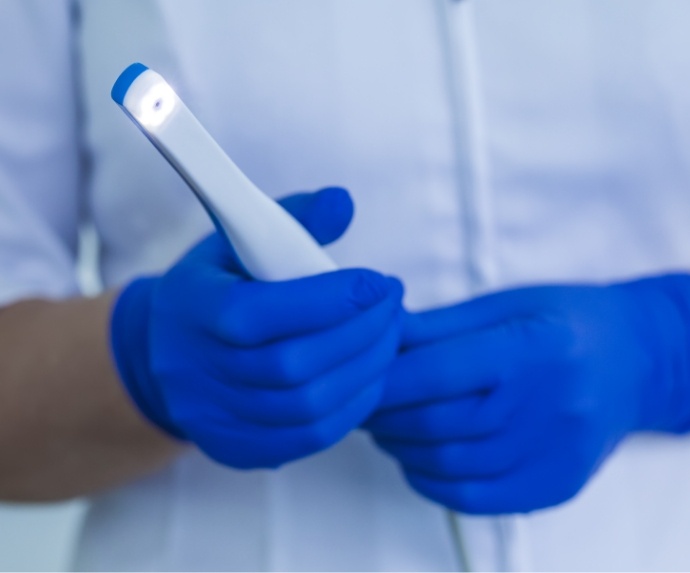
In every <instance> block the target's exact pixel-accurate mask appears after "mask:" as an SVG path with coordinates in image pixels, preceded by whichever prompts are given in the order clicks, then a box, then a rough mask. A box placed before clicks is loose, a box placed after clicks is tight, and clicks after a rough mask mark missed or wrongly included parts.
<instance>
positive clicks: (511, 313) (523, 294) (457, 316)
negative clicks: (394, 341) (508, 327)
mask: <svg viewBox="0 0 690 573" xmlns="http://www.w3.org/2000/svg"><path fill="white" fill-rule="evenodd" d="M550 294H551V293H550V289H549V287H530V288H523V289H515V290H508V291H502V292H498V293H494V294H489V295H485V296H482V297H479V298H475V299H473V300H470V301H467V302H464V303H461V304H457V305H454V306H449V307H444V308H438V309H434V310H429V311H426V312H419V313H409V314H408V315H407V317H406V321H405V327H404V330H403V340H402V346H403V348H408V347H414V346H419V345H423V344H429V343H431V342H434V341H437V340H441V339H443V338H449V337H453V336H460V335H464V334H468V333H471V332H472V331H474V330H480V329H481V330H485V329H490V328H493V327H495V326H497V325H499V324H500V323H502V322H505V321H511V320H515V319H516V318H518V319H519V318H525V317H526V315H530V314H532V313H534V312H536V311H537V310H542V311H543V310H544V305H545V298H546V297H549V296H550Z"/></svg>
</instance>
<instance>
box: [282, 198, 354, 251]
mask: <svg viewBox="0 0 690 573" xmlns="http://www.w3.org/2000/svg"><path fill="white" fill-rule="evenodd" d="M278 203H280V205H281V206H282V207H283V208H284V209H285V210H286V211H287V212H288V213H290V214H291V215H292V216H293V217H294V218H295V219H297V220H298V221H299V222H300V223H301V224H302V226H303V227H304V228H305V229H306V230H307V231H309V233H310V234H311V236H312V237H314V239H316V240H317V241H318V242H319V243H320V244H322V245H328V244H329V243H332V242H333V241H335V240H337V239H339V238H340V237H341V235H342V234H343V233H344V232H345V231H346V230H347V228H348V227H349V225H350V222H351V221H352V217H353V215H354V203H353V202H352V198H351V197H350V194H349V193H348V192H347V190H345V189H343V188H341V187H326V188H325V189H321V190H320V191H317V192H315V193H296V194H294V195H290V196H288V197H284V198H282V199H280V200H279V201H278Z"/></svg>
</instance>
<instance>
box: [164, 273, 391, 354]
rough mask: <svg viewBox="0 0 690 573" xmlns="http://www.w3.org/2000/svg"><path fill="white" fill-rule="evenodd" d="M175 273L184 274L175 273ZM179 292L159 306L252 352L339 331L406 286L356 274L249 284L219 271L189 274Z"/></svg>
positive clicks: (209, 333)
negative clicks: (272, 345)
mask: <svg viewBox="0 0 690 573" xmlns="http://www.w3.org/2000/svg"><path fill="white" fill-rule="evenodd" d="M171 272H180V270H179V269H176V268H174V269H173V270H172V271H171ZM178 283H179V284H178V285H177V287H176V288H177V292H175V293H172V295H174V296H172V295H170V293H169V296H165V297H156V298H157V299H161V300H160V301H159V300H156V301H154V307H153V312H154V313H162V314H166V315H169V314H173V315H174V316H178V317H180V318H181V319H183V320H185V321H186V323H187V324H189V325H190V326H195V327H196V328H197V330H198V331H199V332H200V333H205V335H206V336H207V337H208V338H211V339H213V338H215V339H218V340H219V341H220V342H222V343H223V344H225V345H226V346H234V347H241V348H250V347H255V346H260V345H264V344H269V343H272V342H277V341H279V340H282V339H289V338H294V337H297V336H303V335H307V334H309V333H313V332H319V331H322V330H324V329H328V328H333V327H335V326H337V325H338V324H341V323H345V322H347V321H348V320H350V319H352V318H354V317H356V316H358V315H360V314H362V313H363V312H365V311H366V310H367V309H369V308H372V307H375V306H376V305H377V304H379V303H380V302H382V301H384V300H387V299H389V298H396V299H399V298H401V296H402V295H401V294H400V293H401V291H402V285H401V284H400V282H399V281H397V280H396V279H393V278H389V277H384V276H383V275H380V274H378V273H375V272H373V271H369V270H364V269H350V270H344V271H335V272H332V273H325V274H323V275H317V276H313V277H307V278H303V279H296V280H292V281H284V282H249V281H242V280H239V279H238V278H237V277H236V276H234V275H231V274H228V273H225V272H222V271H220V270H219V269H217V268H213V267H204V268H199V267H197V268H195V269H194V272H185V273H184V276H183V278H182V281H178Z"/></svg>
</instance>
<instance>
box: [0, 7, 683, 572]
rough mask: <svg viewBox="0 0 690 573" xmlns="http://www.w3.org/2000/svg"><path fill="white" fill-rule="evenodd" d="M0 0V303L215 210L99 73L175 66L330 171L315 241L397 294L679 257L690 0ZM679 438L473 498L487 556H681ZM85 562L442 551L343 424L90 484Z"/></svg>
mask: <svg viewBox="0 0 690 573" xmlns="http://www.w3.org/2000/svg"><path fill="white" fill-rule="evenodd" d="M79 7H80V19H79V23H78V26H77V24H75V18H74V14H71V12H70V10H69V3H68V2H67V0H60V1H58V0H44V1H43V2H41V1H40V0H31V1H30V0H3V3H2V4H0V12H1V17H0V61H2V66H3V70H4V71H3V72H2V74H0V269H1V270H0V277H1V279H0V301H1V302H3V303H8V302H11V301H13V300H17V299H19V298H24V297H27V296H36V295H39V296H49V297H54V298H60V297H65V296H69V295H73V294H75V293H76V292H77V291H78V287H77V281H76V279H75V262H76V258H77V230H78V224H79V222H80V221H89V222H91V223H92V224H93V225H94V226H95V228H96V230H97V232H98V234H99V236H100V239H101V259H100V261H101V272H102V276H103V280H104V283H105V284H106V285H107V286H115V285H120V284H123V283H125V282H126V281H128V280H130V279H131V278H133V277H135V276H137V275H139V274H141V273H146V272H154V271H158V270H161V269H164V268H166V267H167V266H168V265H170V264H171V263H172V262H174V261H175V259H176V258H177V257H179V256H180V254H181V253H182V252H183V251H184V250H185V249H186V248H188V247H189V246H190V245H191V244H193V243H194V241H196V240H197V239H198V238H199V237H201V236H202V235H204V234H205V233H206V232H208V231H209V230H210V228H211V226H210V223H209V222H208V220H207V218H206V215H205V214H204V213H203V210H202V209H201V208H200V207H199V206H198V205H197V204H196V202H195V200H194V198H193V197H192V195H191V193H190V192H189V191H188V190H187V189H185V187H184V185H183V184H182V183H181V182H180V181H179V179H178V178H177V176H176V175H175V174H174V173H173V172H172V170H171V169H170V168H169V167H168V166H167V165H166V164H165V162H164V161H163V160H162V159H161V158H160V157H159V156H158V155H157V153H156V152H155V150H154V149H153V148H152V147H151V146H150V144H148V143H147V142H146V141H145V139H144V138H143V137H142V136H141V134H140V133H138V132H137V130H136V129H135V128H134V126H133V125H131V123H130V122H129V121H128V120H127V119H126V118H125V116H124V115H123V114H122V112H121V111H119V110H118V109H117V107H116V106H115V105H114V104H113V103H112V102H111V101H110V99H109V89H110V86H111V85H112V82H113V81H114V79H115V78H116V77H117V75H118V73H119V72H120V71H121V70H122V69H123V68H124V67H125V66H126V65H128V64H129V63H131V62H132V61H142V62H144V63H146V64H147V65H149V66H150V67H152V68H154V69H156V70H157V71H159V72H161V73H162V74H163V75H165V76H166V77H167V78H168V79H169V80H170V82H171V83H172V84H173V85H174V86H175V87H176V88H177V89H178V91H179V92H180V94H181V95H182V97H183V99H185V100H186V102H187V104H188V105H189V107H190V108H192V109H193V110H194V111H195V112H196V113H197V115H198V116H199V118H200V119H201V121H202V122H203V123H204V124H205V125H206V126H207V127H208V128H209V130H210V131H211V132H212V133H213V134H214V135H215V136H216V137H217V139H218V141H219V142H220V143H221V145H222V146H223V147H224V148H225V149H226V150H227V151H228V152H229V153H230V155H231V156H233V158H234V159H235V160H236V161H237V163H238V164H239V165H240V166H241V167H242V168H243V169H244V170H245V171H246V172H247V173H248V174H249V176H250V177H251V178H252V179H253V180H254V181H255V182H256V183H257V184H258V185H259V186H260V187H262V188H263V189H264V190H266V191H267V192H268V193H270V194H271V195H274V196H278V195H282V194H286V193H288V192H290V191H293V190H304V189H314V188H318V187H322V186H326V185H330V184H338V185H344V186H347V187H349V188H350V189H351V191H352V193H353V195H354V198H355V201H356V204H357V215H356V220H355V222H354V224H353V225H352V227H351V230H350V231H349V232H348V234H347V236H346V237H345V238H344V239H343V240H342V241H341V242H340V243H339V244H337V245H336V246H335V247H333V248H332V250H331V252H332V255H333V256H334V257H335V259H336V260H337V261H338V263H339V264H341V265H343V266H349V265H356V266H370V267H373V268H376V269H380V270H382V271H384V272H387V273H393V274H396V275H398V276H400V277H401V278H402V279H403V280H404V281H405V283H406V286H407V298H406V302H407V304H408V305H409V306H410V307H411V308H426V307H430V306H436V305H439V304H444V303H450V302H453V301H457V300H461V299H464V298H467V297H468V296H471V295H472V294H474V293H478V292H483V291H487V290H492V289H497V288H501V287H506V286H510V285H515V284H524V283H535V282H540V283H541V282H545V281H575V280H576V281H582V280H588V281H590V280H591V281H608V280H613V279H624V278H628V277H636V276H639V275H642V274H651V273H657V272H662V271H667V270H683V269H687V268H688V267H689V266H690V81H688V77H690V36H689V35H688V33H687V28H688V22H690V3H688V2H687V0H661V1H657V2H653V3H652V2H648V1H643V0H559V1H558V2H554V1H553V0H480V1H473V0H465V1H464V2H457V1H450V0H291V1H289V2H286V1H284V0H262V1H261V2H257V1H249V0H232V1H231V0H226V1H220V0H174V1H173V0H168V1H163V0H160V1H156V0H92V1H85V0H84V1H82V2H81V3H79ZM689 475H690V440H688V439H686V438H673V437H667V436H655V437H654V436H639V437H635V438H634V439H631V440H629V441H628V442H627V443H626V444H625V445H624V446H623V447H622V448H620V450H619V451H618V452H617V453H616V454H615V455H614V456H613V458H612V459H611V460H609V462H608V463H607V464H606V465H605V466H604V468H603V470H602V471H601V472H600V473H599V474H598V475H597V476H596V477H595V478H594V479H593V480H592V482H591V483H590V484H589V485H588V487H587V488H586V489H585V490H584V491H583V492H582V493H581V494H580V495H579V496H578V497H577V498H576V499H575V500H574V501H572V502H570V503H568V504H565V505H564V506H562V507H559V508H556V509H552V510H548V511H542V512H537V513H535V514H532V515H530V516H520V517H513V516H508V517H503V518H500V519H494V518H463V520H462V526H463V527H462V529H463V537H464V542H465V546H466V548H467V551H468V556H469V561H470V563H471V564H472V566H473V567H474V568H476V569H486V570H489V569H534V570H545V569H546V570H559V569H560V570H563V569H567V570H573V569H575V570H604V569H628V570H638V569H656V570H662V569H689V568H690V544H688V542H687V538H688V532H690V483H688V476H689ZM75 566H76V567H78V568H84V569H112V570H125V569H137V570H151V569H169V570H177V569H189V570H194V569H216V570H221V569H247V570H264V569H268V570H271V569H279V570H334V569H340V570H347V569H349V570H377V569H384V570H391V569H395V570H409V569H416V570H432V569H434V570H443V569H450V568H453V567H455V566H456V562H455V557H454V553H453V544H452V539H451V535H450V532H449V528H448V524H447V521H446V518H445V514H444V511H443V510H442V509H441V508H439V507H437V506H435V505H433V504H431V503H429V502H427V501H426V500H423V499H421V498H420V497H418V496H417V495H416V494H414V493H413V492H412V491H411V490H410V489H409V488H408V487H407V486H406V485H405V483H404V480H403V478H402V477H401V474H400V472H399V471H398V469H397V467H396V465H395V463H394V462H393V461H392V460H389V459H388V458H386V457H385V456H384V455H383V454H381V453H380V452H379V451H378V450H376V448H375V447H374V446H373V445H372V444H371V443H370V442H369V440H368V438H367V437H366V436H365V435H364V434H361V433H358V432H355V433H354V434H352V435H351V436H350V437H349V438H347V439H346V440H344V442H342V443H341V444H339V445H338V446H336V447H334V448H333V449H332V450H330V451H328V452H325V453H323V454H320V455H317V456H314V457H312V458H310V459H307V460H304V461H300V462H297V463H293V464H290V465H288V466H286V467H284V468H282V469H280V470H279V471H277V472H274V473H272V472H237V471H233V470H229V469H225V468H222V467H219V466H217V465H215V464H213V463H211V462H209V461H207V460H205V459H204V458H203V457H202V456H201V455H199V454H191V455H188V456H185V457H183V458H181V459H179V460H178V461H177V462H175V463H174V464H172V465H171V466H170V467H169V468H167V469H165V470H164V471H162V472H160V473H159V474H157V475H154V476H151V477H149V478H147V479H144V480H141V481H138V482H135V483H131V484H128V485H125V486H123V487H121V488H119V489H117V490H114V491H112V492H108V493H106V494H104V495H100V496H97V497H96V498H95V499H94V500H93V505H92V509H91V511H90V513H89V516H88V518H87V520H86V523H85V526H84V529H83V533H82V536H81V541H80V544H79V547H78V550H77V555H76V557H75Z"/></svg>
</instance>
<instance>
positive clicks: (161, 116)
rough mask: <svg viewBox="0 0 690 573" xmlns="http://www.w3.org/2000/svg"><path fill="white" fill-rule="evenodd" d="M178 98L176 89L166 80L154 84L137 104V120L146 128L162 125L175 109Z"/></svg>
mask: <svg viewBox="0 0 690 573" xmlns="http://www.w3.org/2000/svg"><path fill="white" fill-rule="evenodd" d="M176 99H177V96H176V94H175V91H174V90H173V89H172V88H171V87H170V86H169V85H168V84H167V83H166V82H165V81H161V82H158V83H156V84H154V85H152V86H151V87H150V88H149V89H148V90H147V91H146V93H145V94H144V95H143V96H142V97H141V101H140V103H139V105H138V106H137V107H138V110H137V113H136V117H137V120H138V121H139V123H141V125H143V126H144V127H146V128H152V127H158V126H160V125H162V124H163V123H164V122H165V120H166V119H168V118H169V117H170V114H172V112H173V110H174V109H175V100H176Z"/></svg>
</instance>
